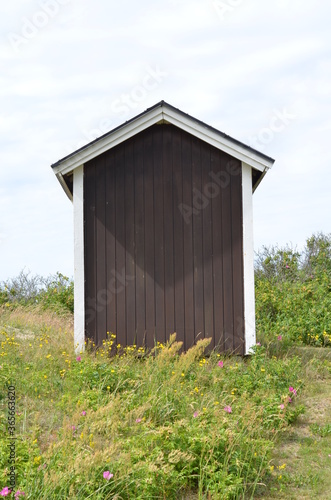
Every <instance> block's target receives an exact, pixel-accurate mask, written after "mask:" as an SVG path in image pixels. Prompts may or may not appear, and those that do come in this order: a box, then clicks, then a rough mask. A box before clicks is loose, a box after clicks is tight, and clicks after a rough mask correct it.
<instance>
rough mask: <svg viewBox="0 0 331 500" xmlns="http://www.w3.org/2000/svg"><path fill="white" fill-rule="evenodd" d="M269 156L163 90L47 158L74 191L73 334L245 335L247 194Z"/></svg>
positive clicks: (244, 344)
mask: <svg viewBox="0 0 331 500" xmlns="http://www.w3.org/2000/svg"><path fill="white" fill-rule="evenodd" d="M273 162H274V160H272V159H271V158H269V157H268V156H266V155H264V154H262V153H260V152H258V151H256V150H254V149H252V148H251V147H248V146H247V145H245V144H243V143H241V142H239V141H237V140H235V139H233V138H231V137H229V136H227V135H225V134H224V133H222V132H220V131H218V130H216V129H214V128H212V127H210V126H208V125H206V124H205V123H203V122H201V121H199V120H197V119H195V118H193V117H191V116H189V115H187V114H185V113H183V112H182V111H180V110H178V109H176V108H174V107H173V106H171V105H169V104H167V103H166V102H164V101H161V102H159V103H158V104H156V105H155V106H153V107H152V108H149V109H148V110H147V111H145V112H144V113H141V114H140V115H138V116H136V117H135V118H133V119H131V120H129V121H128V122H126V123H124V124H123V125H121V126H119V127H117V128H115V129H114V130H112V131H110V132H109V133H107V134H105V135H103V136H102V137H100V138H98V139H96V140H95V141H93V142H91V143H90V144H87V145H86V146H84V147H83V148H81V149H79V150H78V151H75V152H73V153H72V154H70V155H69V156H67V157H65V158H63V159H62V160H60V161H58V162H57V163H55V164H53V165H52V168H53V170H54V172H55V174H56V175H57V177H58V179H59V181H60V183H61V185H62V187H63V188H64V190H65V192H66V193H67V195H68V196H69V198H70V199H71V200H73V206H74V233H75V234H74V245H75V272H74V280H75V343H76V346H78V349H81V348H83V346H84V340H85V338H86V337H88V338H91V339H93V340H94V341H95V343H96V344H97V345H99V344H101V343H102V340H104V339H106V338H107V332H113V333H115V334H116V336H117V343H120V344H121V345H123V346H125V345H132V344H137V345H138V346H148V347H151V346H154V343H155V342H157V341H159V342H161V343H163V342H165V341H166V340H167V339H168V338H169V335H170V334H171V333H173V332H176V333H177V339H178V340H182V341H183V342H184V348H185V349H188V348H189V347H190V346H192V345H193V344H194V343H195V342H196V340H197V339H199V338H203V337H210V336H211V337H212V339H213V341H212V346H218V347H219V349H220V351H231V352H236V353H238V354H247V353H248V351H249V349H250V347H252V345H254V344H255V314H254V270H253V220H252V194H253V191H254V189H255V188H256V187H257V185H258V184H259V183H260V181H261V179H262V178H263V176H264V175H265V173H266V171H267V170H268V169H269V168H270V167H271V166H272V165H273Z"/></svg>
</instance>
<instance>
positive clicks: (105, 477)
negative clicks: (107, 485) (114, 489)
mask: <svg viewBox="0 0 331 500" xmlns="http://www.w3.org/2000/svg"><path fill="white" fill-rule="evenodd" d="M113 476H114V474H111V473H110V472H109V470H106V471H105V472H104V473H103V478H104V479H107V481H109V479H111V478H112V477H113Z"/></svg>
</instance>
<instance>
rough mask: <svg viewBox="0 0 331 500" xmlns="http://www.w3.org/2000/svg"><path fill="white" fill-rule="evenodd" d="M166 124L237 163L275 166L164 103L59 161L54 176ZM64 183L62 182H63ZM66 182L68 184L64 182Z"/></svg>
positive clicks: (271, 161) (262, 167) (71, 169)
mask: <svg viewBox="0 0 331 500" xmlns="http://www.w3.org/2000/svg"><path fill="white" fill-rule="evenodd" d="M162 121H165V122H167V123H170V124H172V125H175V126H176V127H178V128H180V129H182V130H185V131H186V132H188V133H189V134H191V135H193V136H195V137H198V138H199V139H201V140H203V141H204V142H206V143H208V144H211V145H212V146H214V147H216V148H217V149H220V150H222V151H224V152H225V153H228V154H229V155H231V156H233V157H234V158H237V159H238V160H240V161H242V162H245V163H247V164H248V165H250V166H251V167H253V168H255V169H257V170H259V171H261V172H264V171H265V170H266V169H269V168H271V167H272V165H273V160H271V159H269V158H268V157H265V156H264V155H262V154H261V155H259V153H258V152H256V153H255V152H254V150H252V149H250V148H248V147H245V146H244V145H241V144H238V143H237V141H235V140H234V139H231V138H230V137H229V138H228V137H224V136H223V134H222V133H219V132H217V131H216V130H213V129H211V128H210V127H208V126H207V125H204V124H203V123H201V122H199V121H196V120H195V119H194V118H191V117H190V116H188V115H187V116H186V115H184V114H183V113H181V112H179V111H178V110H176V108H173V107H172V106H171V107H170V106H169V107H168V106H167V105H166V104H163V103H161V104H160V105H159V106H157V107H155V108H152V109H150V110H149V111H147V112H145V113H142V114H141V115H139V116H138V117H137V118H136V119H133V120H131V121H129V122H127V123H125V124H124V125H123V126H120V127H119V128H118V129H116V130H114V131H113V132H110V133H108V134H106V135H105V136H103V137H101V138H100V139H97V140H96V141H94V142H93V143H91V144H90V145H87V146H86V147H85V148H83V149H81V150H80V151H77V152H76V153H74V154H72V155H70V156H69V157H68V158H66V159H64V160H63V161H60V162H59V163H58V164H55V165H54V166H53V170H54V173H55V174H57V176H58V178H59V180H60V177H59V175H58V174H62V175H65V174H67V173H69V172H71V171H73V170H74V169H76V168H77V167H79V166H81V165H82V164H84V163H86V162H88V161H90V160H92V159H93V158H95V157H97V156H99V155H100V154H102V153H104V152H105V151H108V150H109V149H111V148H113V147H115V146H117V145H118V144H120V143H122V142H124V141H126V140H127V139H130V137H133V136H134V135H136V134H138V133H139V132H142V131H143V130H145V129H147V128H148V127H150V126H152V125H155V124H157V123H159V122H162ZM60 182H61V180H60ZM63 182H64V179H62V182H61V184H62V185H63ZM64 183H65V182H64Z"/></svg>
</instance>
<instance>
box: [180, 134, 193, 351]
mask: <svg viewBox="0 0 331 500" xmlns="http://www.w3.org/2000/svg"><path fill="white" fill-rule="evenodd" d="M181 153H182V155H181V159H182V167H183V178H182V180H183V205H182V213H183V220H184V224H183V250H184V293H185V295H184V297H185V339H184V349H185V350H187V349H189V348H190V347H191V346H192V345H193V344H194V338H195V325H194V279H193V236H192V230H193V221H192V218H193V201H192V197H193V194H192V188H193V186H192V149H191V137H190V135H189V134H187V133H186V132H182V152H181Z"/></svg>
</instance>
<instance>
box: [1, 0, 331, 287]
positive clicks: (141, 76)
mask: <svg viewBox="0 0 331 500" xmlns="http://www.w3.org/2000/svg"><path fill="white" fill-rule="evenodd" d="M330 18H331V4H329V3H328V2H326V1H325V0H314V1H312V0H300V1H299V0H274V1H273V2H266V1H265V0H224V1H221V0H218V1H213V0H177V1H176V0H163V1H162V2H159V1H157V0H153V1H152V0H140V1H139V2H134V1H133V0H131V1H129V0H121V1H120V2H118V1H117V0H116V1H114V0H93V1H92V0H37V1H34V0H11V1H10V2H3V3H2V5H1V17H0V33H1V39H0V65H1V66H0V67H1V73H0V99H1V107H0V142H1V147H0V214H1V215H0V281H1V280H4V279H7V278H9V277H13V276H15V275H17V274H18V273H19V271H20V270H21V269H23V268H25V269H26V270H28V269H29V270H31V272H32V273H38V274H42V275H48V274H50V273H55V272H56V271H60V272H62V273H64V274H66V275H68V276H72V275H73V223H72V218H73V217H72V205H71V202H70V201H69V199H68V198H67V196H66V195H65V193H64V191H63V190H62V188H61V186H60V184H59V183H58V181H57V179H56V177H55V175H54V174H53V172H52V170H51V168H50V165H51V164H52V163H54V162H56V161H57V160H59V159H60V158H62V157H64V156H65V155H66V154H68V153H70V152H72V151H74V150H75V149H77V148H78V147H80V146H81V145H83V144H86V143H88V142H90V141H91V140H92V139H94V138H95V137H97V136H99V135H101V134H103V133H105V132H107V131H108V130H110V129H112V128H113V127H115V126H117V125H119V124H121V123H122V122H124V121H126V120H127V119H129V118H131V117H133V116H135V115H136V114H138V113H140V112H142V111H144V110H145V109H146V108H148V107H150V106H152V105H153V104H155V103H156V102H158V101H160V100H162V99H164V100H166V101H167V102H169V103H170V104H172V105H174V106H176V107H178V108H180V109H181V110H182V111H185V112H187V113H189V114H191V115H192V116H194V117H196V118H199V119H201V120H203V121H205V122H206V123H208V124H209V125H212V126H214V127H216V128H218V129H219V130H221V131H223V132H225V133H227V134H229V135H231V136H233V137H235V138H237V139H239V140H241V141H243V142H245V143H247V144H250V145H252V146H253V147H255V148H256V149H259V150H260V151H262V152H264V153H266V154H267V155H269V156H271V157H273V158H275V160H276V162H275V164H274V166H273V168H272V170H271V171H270V172H269V173H268V174H267V176H266V177H265V179H264V180H263V182H262V183H261V184H260V186H259V188H258V189H257V191H256V192H255V194H254V231H255V232H254V240H255V249H256V250H258V249H259V248H261V246H262V245H276V244H278V245H285V244H286V243H291V244H292V245H293V246H294V247H295V246H297V247H298V248H301V247H302V246H303V244H304V242H305V240H306V238H307V237H309V236H311V235H312V234H313V233H316V232H319V231H323V232H325V233H331V217H330V201H331V196H330V195H331V153H330V141H331V135H330V132H331V100H330V97H331V57H330V56H331V31H330ZM147 75H152V76H151V77H148V78H147ZM147 82H148V84H147Z"/></svg>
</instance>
